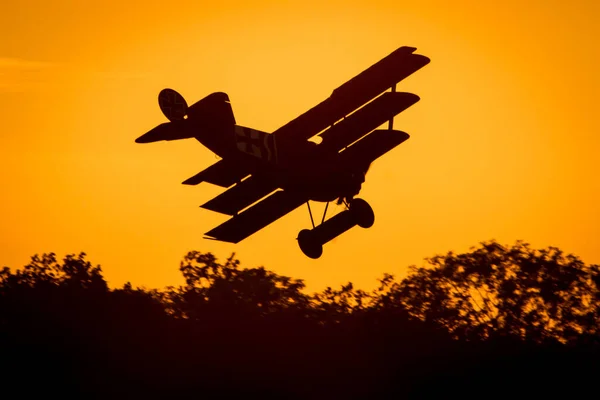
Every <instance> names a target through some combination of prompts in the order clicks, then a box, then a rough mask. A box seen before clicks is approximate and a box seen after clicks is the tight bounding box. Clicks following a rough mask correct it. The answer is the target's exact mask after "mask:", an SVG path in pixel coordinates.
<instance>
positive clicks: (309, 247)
mask: <svg viewBox="0 0 600 400" xmlns="http://www.w3.org/2000/svg"><path fill="white" fill-rule="evenodd" d="M298 245H299V246H300V250H302V252H303V253H304V254H305V255H306V256H307V257H310V258H314V259H317V258H319V257H321V254H323V245H322V244H321V243H319V242H318V241H317V240H316V239H315V237H314V235H313V234H312V232H311V231H310V230H309V229H302V230H301V231H300V233H298Z"/></svg>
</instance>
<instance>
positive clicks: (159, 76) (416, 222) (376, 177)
mask: <svg viewBox="0 0 600 400" xmlns="http://www.w3.org/2000/svg"><path fill="white" fill-rule="evenodd" d="M123 3H126V4H123ZM498 4H501V5H498ZM598 21H600V2H597V1H592V0H587V1H583V0H580V1H577V0H573V1H568V2H567V1H560V2H559V1H551V0H545V1H541V0H540V1H533V0H531V1H516V0H515V1H512V0H511V1H504V2H501V3H498V2H492V1H475V0H473V1H460V0H457V1H452V2H448V1H441V0H440V1H397V0H396V1H385V2H384V1H376V0H369V1H360V2H356V1H339V2H338V1H297V2H285V1H263V2H258V1H255V2H239V4H237V3H236V2H235V1H222V2H202V1H187V0H180V1H172V2H164V1H160V2H159V1H137V2H134V1H130V2H122V1H113V0H111V1H83V0H81V1H64V0H57V1H52V2H47V1H32V0H22V1H19V2H7V3H6V4H4V5H3V11H2V13H1V14H0V22H1V24H0V30H1V37H2V39H1V41H0V118H1V121H2V124H3V126H2V130H1V132H2V134H1V135H0V179H1V181H2V196H0V250H1V251H0V266H2V265H6V266H10V267H13V268H17V267H22V266H23V265H25V264H26V263H27V262H28V260H29V258H30V256H32V255H33V254H36V253H44V252H55V253H57V255H58V256H59V257H63V256H64V255H65V254H68V253H78V252H80V251H84V252H86V253H87V254H88V258H89V259H90V260H91V261H92V262H93V263H94V264H100V265H102V268H103V270H104V274H105V277H106V279H107V280H108V281H109V284H110V285H111V286H120V285H122V284H123V283H124V282H126V281H131V282H132V284H133V285H134V286H136V285H137V286H141V285H144V286H147V287H159V288H160V287H164V286H166V285H178V284H180V283H182V280H181V278H180V274H179V271H178V266H179V262H180V260H181V258H182V257H183V256H184V254H185V253H186V252H187V251H189V250H200V251H205V252H206V251H211V252H213V253H214V254H216V255H217V256H218V257H220V258H221V259H224V258H226V257H227V256H228V255H230V254H231V253H232V252H236V254H237V257H238V258H239V259H240V260H241V261H242V265H244V266H247V267H253V266H259V265H264V266H265V267H266V268H268V269H271V270H273V271H275V272H276V273H278V274H282V275H288V276H292V277H295V278H302V279H304V280H305V281H306V283H307V285H308V288H309V290H321V289H323V288H324V287H325V286H328V285H334V286H337V285H339V284H342V283H346V282H348V281H352V282H353V283H355V284H356V285H357V286H359V287H361V288H367V289H369V288H371V287H373V286H374V285H375V284H376V279H377V278H380V277H381V276H382V274H383V273H384V272H390V273H394V274H396V275H398V276H403V275H404V274H405V273H406V267H407V266H408V265H411V264H417V265H420V264H422V260H423V258H425V257H429V256H433V255H434V254H437V253H443V252H446V251H448V250H455V251H466V250H468V248H469V247H470V246H473V245H477V244H478V243H479V242H480V241H484V240H489V239H496V240H498V241H500V242H502V243H505V244H511V243H513V242H514V241H515V240H517V239H523V240H525V241H527V242H529V243H531V244H532V245H533V246H535V247H546V246H549V245H553V246H558V247H560V248H561V249H563V250H564V251H566V252H569V253H574V254H577V255H579V256H580V257H582V258H583V260H584V261H586V262H588V263H600V247H599V246H598V241H599V239H600V207H599V206H598V204H600V164H599V162H598V155H599V154H600V138H599V135H598V133H599V132H600V129H599V128H600V122H599V114H600V100H598V99H599V96H600V74H599V71H600V50H599V48H600V47H599V46H598V40H599V39H600V23H598ZM400 46H412V47H416V48H417V53H419V54H423V55H426V56H428V57H429V58H431V63H430V64H429V65H427V66H426V67H424V68H423V69H422V70H420V71H418V72H417V73H415V74H414V75H412V76H410V77H409V78H407V79H406V80H405V81H403V82H401V83H400V85H399V86H398V90H400V91H408V92H413V93H416V94H418V95H419V96H420V97H421V101H420V102H419V103H417V104H416V105H415V106H413V107H411V108H409V109H408V110H407V111H405V112H404V113H402V114H400V115H399V116H398V117H397V118H396V120H395V125H394V127H395V128H396V129H401V130H404V131H406V132H407V133H409V134H410V135H411V138H410V139H409V140H408V141H407V142H405V143H403V144H402V145H401V146H399V147H398V148H396V149H394V150H393V151H391V152H390V153H388V154H386V155H385V156H384V157H382V158H381V159H379V160H377V161H376V162H375V163H374V164H373V167H372V168H371V170H370V172H369V174H368V175H367V181H366V183H365V184H364V185H363V191H362V192H361V194H360V197H361V198H364V199H366V200H367V201H368V202H369V203H370V204H371V205H372V207H373V209H374V211H375V217H376V221H375V225H374V226H373V227H372V228H371V229H368V230H365V229H361V228H355V229H352V230H350V231H349V232H347V233H346V234H344V235H342V236H340V237H338V238H337V239H335V240H334V241H332V242H331V243H328V244H327V245H326V246H325V248H324V254H323V256H322V257H321V258H320V259H318V260H311V259H309V258H307V257H305V256H304V255H303V254H302V252H301V251H300V249H299V248H298V245H297V242H296V240H295V238H296V236H297V233H298V231H299V230H300V229H303V228H308V227H309V226H310V219H309V216H308V213H307V210H306V207H301V208H299V209H297V210H296V211H294V212H292V213H291V214H289V215H287V216H285V217H284V218H282V219H281V220H279V221H277V222H275V223H273V224H271V225H270V226H268V227H267V228H265V229H264V230H262V231H260V232H258V233H257V234H255V235H253V236H251V237H250V238H248V239H246V240H244V241H242V242H241V243H239V244H237V245H232V244H227V243H220V242H215V241H210V240H204V239H203V238H202V237H203V233H204V232H206V231H208V230H210V229H211V228H213V227H215V226H216V225H218V224H220V223H221V222H223V221H225V220H226V219H227V217H226V216H224V215H221V214H216V213H213V212H211V211H208V210H204V209H201V208H199V206H200V205H201V204H203V203H204V202H206V201H207V200H209V199H210V198H212V197H214V196H215V195H217V194H218V193H220V192H221V191H222V189H221V188H219V187H216V186H212V185H210V184H206V183H205V184H201V185H199V186H196V187H190V186H185V185H181V182H182V181H183V180H185V179H186V178H188V177H190V176H192V175H194V174H196V173H197V172H199V171H200V170H202V169H204V168H206V167H208V166H209V165H210V164H212V163H213V162H215V161H216V158H215V156H214V155H213V154H212V153H211V152H210V151H208V150H207V149H205V148H204V147H203V146H202V145H201V144H200V143H198V142H197V141H195V140H193V139H190V140H181V141H173V142H158V143H152V144H136V143H135V142H134V140H135V138H137V137H138V136H140V135H141V134H143V133H145V132H146V131H148V130H149V129H151V128H153V127H154V126H156V125H158V124H159V123H162V122H165V118H164V116H163V115H162V113H161V112H160V110H159V108H158V104H157V96H158V92H159V91H160V90H161V89H163V88H165V87H170V88H173V89H176V90H177V91H179V92H180V93H181V94H183V95H184V96H185V98H186V99H187V101H188V103H189V104H192V103H193V102H195V101H197V100H199V99H201V98H203V97H204V96H206V95H207V94H209V93H211V92H214V91H224V92H226V93H227V94H228V95H229V97H230V99H231V102H232V106H233V110H234V113H235V117H236V120H237V123H238V124H241V125H244V126H249V127H253V128H255V129H260V130H264V131H269V132H271V131H273V130H275V129H277V128H278V127H280V126H281V125H283V124H285V123H286V122H288V121H289V120H291V119H293V118H294V117H296V116H298V115H299V114H301V113H303V112H304V111H306V110H307V109H309V108H310V107H312V106H314V105H316V104H317V103H319V102H320V101H322V100H324V99H325V98H326V97H327V96H329V95H330V93H331V91H332V90H333V89H335V88H336V87H338V86H339V85H341V84H342V83H344V82H345V81H347V80H348V79H350V78H352V77H353V76H355V75H356V74H358V73H359V72H361V71H363V70H364V69H366V68H367V67H369V66H370V65H372V64H374V63H375V62H377V61H379V60H380V59H381V58H383V57H385V56H387V55H388V54H389V53H391V52H392V51H394V50H395V49H397V48H398V47H400ZM323 207H324V204H320V203H313V212H314V211H315V210H316V213H321V212H322V210H323ZM330 209H331V208H330ZM337 210H338V211H339V210H340V208H339V207H338V208H337Z"/></svg>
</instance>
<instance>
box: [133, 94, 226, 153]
mask: <svg viewBox="0 0 600 400" xmlns="http://www.w3.org/2000/svg"><path fill="white" fill-rule="evenodd" d="M158 104H159V107H160V109H161V111H162V112H163V114H164V115H165V117H167V119H168V120H169V122H165V123H163V124H160V125H158V126H157V127H155V128H154V129H152V130H150V131H149V132H147V133H145V134H143V135H142V136H140V137H139V138H137V139H136V140H135V141H136V143H150V142H158V141H161V140H178V139H188V138H194V137H195V138H197V139H198V140H200V141H201V142H203V143H204V141H205V140H204V139H205V137H206V134H207V133H208V132H214V133H215V134H217V135H218V133H217V132H223V131H227V130H232V129H233V126H234V125H235V117H234V116H233V109H232V108H231V103H230V102H229V96H227V94H226V93H222V92H215V93H212V94H209V95H208V96H206V97H205V98H203V99H202V100H199V101H197V102H196V103H194V104H192V105H191V106H189V107H188V105H187V103H186V101H185V99H184V98H183V96H182V95H181V94H179V93H177V92H176V91H175V90H173V89H163V90H162V91H161V92H160V93H159V95H158ZM201 138H202V139H203V140H201ZM208 139H209V140H208V141H209V142H210V141H211V140H210V138H208ZM207 147H209V148H211V147H212V146H207ZM211 150H212V149H211ZM213 151H214V150H213Z"/></svg>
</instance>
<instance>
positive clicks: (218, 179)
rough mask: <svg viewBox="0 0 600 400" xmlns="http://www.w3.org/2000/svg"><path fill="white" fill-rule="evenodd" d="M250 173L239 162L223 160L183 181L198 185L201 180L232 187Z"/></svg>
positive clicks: (185, 183)
mask: <svg viewBox="0 0 600 400" xmlns="http://www.w3.org/2000/svg"><path fill="white" fill-rule="evenodd" d="M248 175H249V172H248V171H245V170H243V169H242V168H240V166H239V165H238V164H236V163H233V162H227V161H225V160H221V161H218V162H216V163H215V164H213V165H211V166H210V167H208V168H206V169H205V170H203V171H200V172H199V173H197V174H196V175H194V176H192V177H191V178H188V179H186V180H185V181H183V182H182V183H183V184H184V185H197V184H199V183H201V182H208V183H212V184H213V185H217V186H221V187H230V186H231V185H233V184H234V183H236V182H240V181H241V180H242V179H244V178H245V177H246V176H248Z"/></svg>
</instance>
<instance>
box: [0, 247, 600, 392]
mask: <svg viewBox="0 0 600 400" xmlns="http://www.w3.org/2000/svg"><path fill="white" fill-rule="evenodd" d="M365 268H368V266H365ZM179 269H180V271H181V273H182V275H183V278H184V279H185V284H184V285H182V286H180V287H169V288H166V289H164V290H156V289H154V290H147V289H144V288H133V287H132V286H131V285H130V284H126V285H124V286H123V287H122V288H118V289H111V288H109V287H108V285H107V284H106V281H105V280H104V277H103V275H102V271H101V268H100V267H99V266H93V265H92V264H91V263H90V262H89V261H88V260H86V257H85V254H83V253H82V254H79V255H68V256H66V257H65V258H64V259H63V260H57V258H56V256H55V254H44V255H42V256H37V255H36V256H34V257H32V259H31V262H30V263H29V264H28V265H26V266H25V267H23V268H22V269H19V270H15V271H11V270H10V269H9V268H4V269H3V270H2V271H1V272H0V342H1V343H2V347H1V348H0V351H1V358H0V362H1V364H2V368H3V372H2V375H1V376H2V378H3V379H2V382H3V383H2V389H1V390H2V393H6V394H7V393H14V394H16V395H18V396H19V397H23V396H25V397H27V395H30V394H33V393H40V394H43V395H44V397H46V396H50V395H56V396H59V397H61V398H65V397H70V398H72V397H74V398H141V399H147V398H179V397H191V398H286V399H295V398H298V399H300V398H302V399H307V398H308V399H321V398H327V399H338V398H340V399H341V398H344V399H349V398H361V399H364V398H423V397H430V396H433V395H439V394H443V395H445V396H450V395H460V396H461V397H463V398H464V397H482V396H493V397H497V396H501V395H506V396H522V395H525V394H527V393H528V394H529V395H535V396H536V397H539V396H540V395H544V394H550V395H553V394H556V393H557V390H566V391H568V395H569V396H573V394H574V393H575V392H582V393H586V394H589V395H595V394H596V393H597V385H596V384H595V382H596V380H597V376H598V375H597V374H598V373H599V372H600V358H599V356H600V306H599V304H600V267H599V266H598V265H586V264H585V263H583V262H582V261H581V260H580V259H579V258H577V257H575V256H573V255H565V254H563V253H562V252H561V251H560V250H559V249H557V248H552V247H551V248H547V249H542V250H536V249H532V248H531V247H530V246H529V245H527V244H525V243H523V242H517V243H516V244H514V245H512V246H503V245H500V244H498V243H497V242H494V241H491V242H486V243H482V244H480V245H479V246H478V247H476V248H473V249H471V251H469V252H467V253H464V254H455V253H452V252H450V253H448V254H446V255H440V256H436V257H433V258H431V259H428V260H427V265H426V266H425V267H422V268H412V269H411V273H410V274H409V275H408V276H407V277H406V278H405V279H402V280H397V279H396V278H395V277H394V276H392V275H389V274H385V275H384V276H383V277H382V278H381V279H380V281H379V287H378V288H377V289H375V290H373V291H371V292H366V291H363V290H360V289H356V288H354V286H353V285H352V284H351V283H348V284H346V285H343V286H341V287H340V288H338V289H334V288H327V289H326V290H324V291H323V292H320V293H314V294H307V293H306V292H305V285H304V283H303V281H302V280H300V279H293V278H289V277H285V276H281V275H277V274H275V273H273V272H271V271H268V270H266V269H264V268H262V267H260V268H242V267H241V266H240V262H239V261H238V260H236V259H235V258H234V257H233V256H232V257H230V258H228V259H227V260H225V261H224V262H219V261H218V260H217V259H216V258H215V256H214V255H212V254H211V253H202V252H190V253H188V254H187V255H186V256H185V257H184V259H183V261H182V262H181V265H180V267H179Z"/></svg>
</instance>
